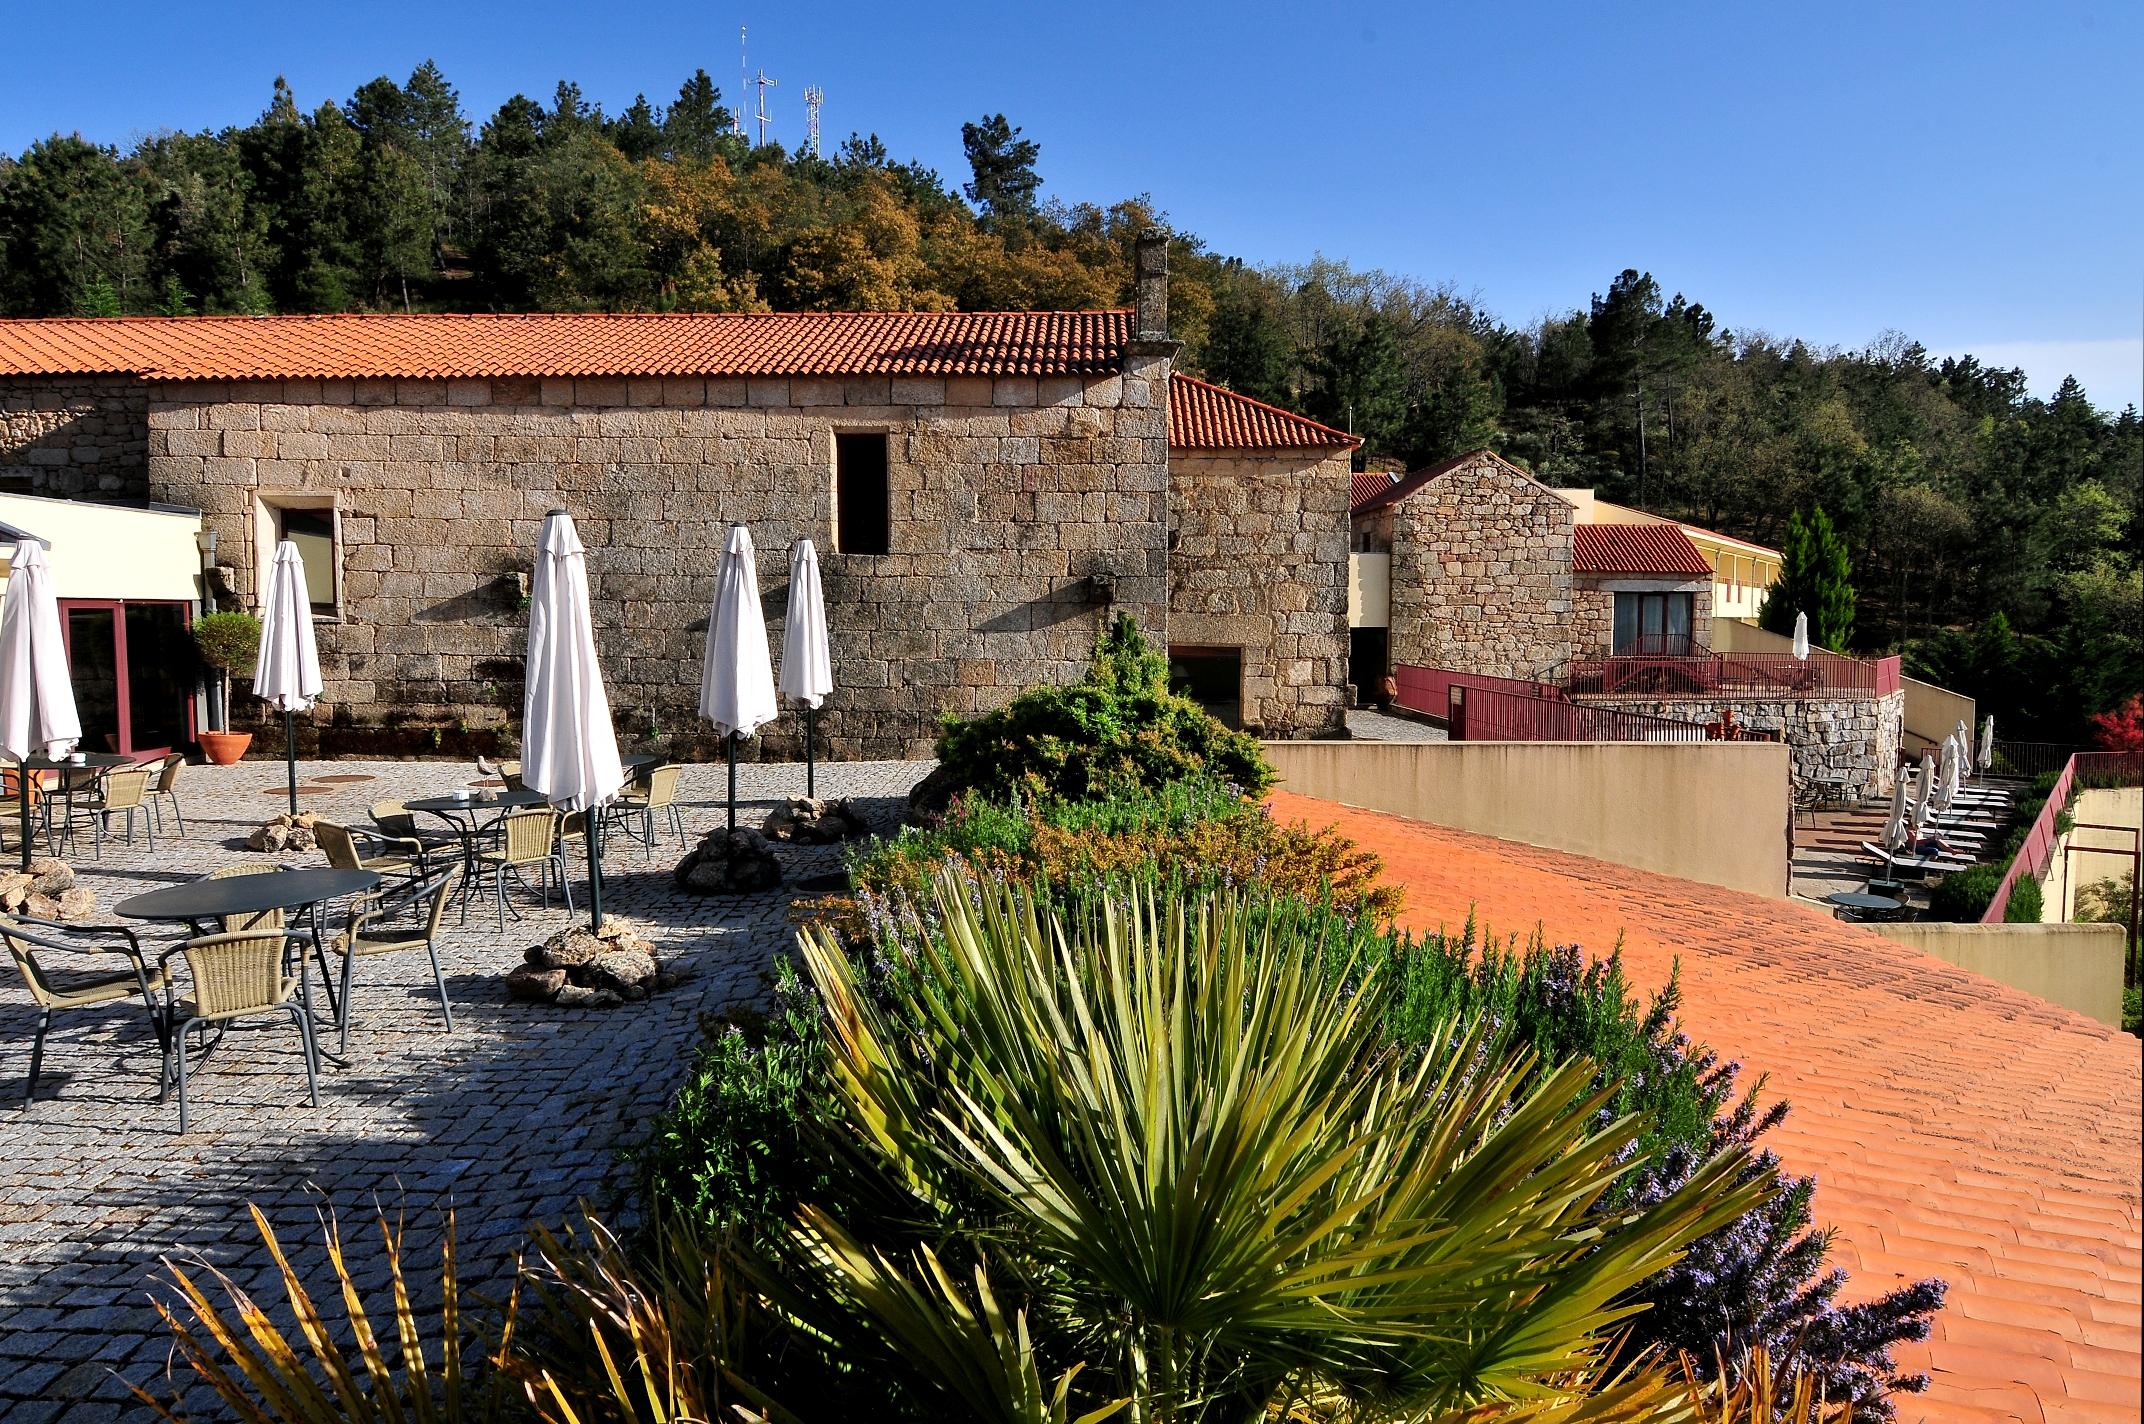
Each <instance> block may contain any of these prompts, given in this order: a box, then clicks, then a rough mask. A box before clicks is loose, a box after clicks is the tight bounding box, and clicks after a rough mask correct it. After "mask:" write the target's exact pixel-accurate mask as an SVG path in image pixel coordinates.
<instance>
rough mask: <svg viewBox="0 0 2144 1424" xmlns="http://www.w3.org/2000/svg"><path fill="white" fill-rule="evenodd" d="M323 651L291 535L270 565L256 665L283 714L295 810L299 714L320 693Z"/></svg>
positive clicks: (256, 678) (256, 684)
mask: <svg viewBox="0 0 2144 1424" xmlns="http://www.w3.org/2000/svg"><path fill="white" fill-rule="evenodd" d="M320 686H321V683H320V653H319V650H318V649H317V648H316V647H315V646H314V644H313V600H312V595H311V594H309V593H307V592H306V589H305V560H304V559H302V558H300V557H299V555H298V546H297V545H296V544H294V543H292V542H291V541H290V540H288V539H285V540H284V541H283V542H282V543H280V544H278V545H276V546H275V562H274V563H273V564H271V565H269V568H268V596H267V598H266V599H265V600H263V601H262V603H261V651H260V656H259V658H258V659H257V660H256V661H255V662H254V665H253V693H254V695H255V696H256V697H259V698H261V699H262V700H263V701H265V702H266V703H267V704H268V705H269V706H270V707H273V708H275V709H276V710H277V711H278V712H281V713H282V714H283V763H284V766H285V768H286V770H287V771H288V772H289V776H290V814H291V815H293V816H295V815H297V814H298V744H297V738H296V735H295V733H294V732H293V731H292V724H291V717H292V715H293V714H294V713H298V712H310V711H312V710H313V702H314V700H315V699H316V698H318V697H319V696H320Z"/></svg>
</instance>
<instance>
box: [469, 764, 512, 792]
mask: <svg viewBox="0 0 2144 1424" xmlns="http://www.w3.org/2000/svg"><path fill="white" fill-rule="evenodd" d="M476 769H477V771H478V772H479V773H480V774H482V775H484V776H486V777H494V776H495V777H497V778H498V779H499V780H500V781H502V782H504V783H505V784H506V789H507V790H508V791H519V790H521V763H520V762H518V761H499V762H492V761H486V760H485V759H484V758H482V757H478V758H477V759H476Z"/></svg>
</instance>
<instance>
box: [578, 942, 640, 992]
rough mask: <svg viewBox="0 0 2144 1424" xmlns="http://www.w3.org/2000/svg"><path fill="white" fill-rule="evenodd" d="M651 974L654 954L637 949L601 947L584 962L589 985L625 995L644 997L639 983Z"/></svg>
mask: <svg viewBox="0 0 2144 1424" xmlns="http://www.w3.org/2000/svg"><path fill="white" fill-rule="evenodd" d="M654 977H655V959H654V956H652V955H648V954H643V953H641V952H640V951H639V950H637V949H610V950H605V951H604V952H603V953H601V954H599V955H597V956H596V957H595V958H594V959H592V960H590V961H589V962H588V982H589V984H590V985H592V986H593V987H595V988H598V989H614V990H616V991H617V992H619V993H621V994H625V995H626V997H627V998H633V999H639V998H645V997H647V990H646V988H645V987H643V986H645V985H646V984H647V983H648V982H649V981H650V980H652V979H653V978H654ZM628 990H630V991H631V992H630V993H628V992H627V991H628Z"/></svg>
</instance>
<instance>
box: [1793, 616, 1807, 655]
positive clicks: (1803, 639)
mask: <svg viewBox="0 0 2144 1424" xmlns="http://www.w3.org/2000/svg"><path fill="white" fill-rule="evenodd" d="M1794 656H1795V657H1797V658H1800V659H1801V660H1802V661H1803V662H1807V661H1808V660H1809V615H1808V614H1806V613H1797V614H1795V615H1794Z"/></svg>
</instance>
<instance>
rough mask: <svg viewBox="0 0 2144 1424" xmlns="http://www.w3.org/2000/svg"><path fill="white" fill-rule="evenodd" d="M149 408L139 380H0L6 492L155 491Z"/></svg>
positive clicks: (97, 495)
mask: <svg viewBox="0 0 2144 1424" xmlns="http://www.w3.org/2000/svg"><path fill="white" fill-rule="evenodd" d="M148 410H149V402H148V396H147V393H146V392H145V391H143V389H142V387H141V386H140V385H139V384H137V383H134V382H131V381H117V380H114V381H5V382H0V492H4V493H8V494H31V495H42V496H46V497H48V498H54V499H85V498H86V499H105V500H145V499H147V498H148V497H149V475H148V455H149V424H148V420H149V417H148Z"/></svg>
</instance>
